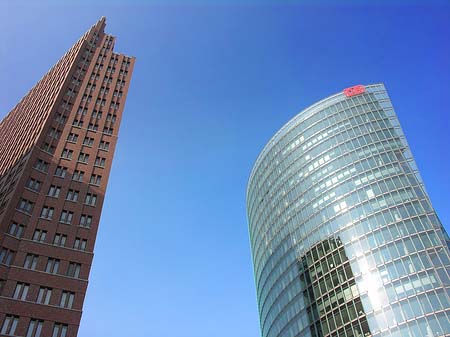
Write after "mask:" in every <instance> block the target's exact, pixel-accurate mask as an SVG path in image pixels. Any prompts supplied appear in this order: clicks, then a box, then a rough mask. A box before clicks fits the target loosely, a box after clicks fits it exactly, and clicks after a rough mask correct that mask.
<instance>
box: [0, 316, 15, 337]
mask: <svg viewBox="0 0 450 337" xmlns="http://www.w3.org/2000/svg"><path fill="white" fill-rule="evenodd" d="M18 324H19V316H13V315H6V316H5V320H4V321H3V325H2V329H1V330H0V334H2V335H14V334H15V333H16V328H17V325H18Z"/></svg>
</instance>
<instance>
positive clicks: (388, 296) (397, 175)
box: [247, 84, 450, 337]
mask: <svg viewBox="0 0 450 337" xmlns="http://www.w3.org/2000/svg"><path fill="white" fill-rule="evenodd" d="M247 213H248V221H249V233H250V241H251V249H252V255H253V264H254V273H255V282H256V290H257V299H258V310H259V316H260V322H261V330H262V336H263V337H297V336H298V337H300V336H305V337H306V336H311V337H312V336H317V337H320V336H336V337H337V336H339V337H341V336H377V337H378V336H395V337H403V336H417V337H431V336H448V335H450V323H449V322H450V317H449V316H450V298H449V296H450V277H449V273H450V257H449V256H450V251H449V246H450V240H449V237H448V235H447V233H446V232H445V230H444V228H443V226H442V224H441V223H440V221H439V219H438V217H437V215H436V213H435V211H434V210H433V208H432V206H431V203H430V199H429V197H428V195H427V193H426V191H425V188H424V186H423V182H422V180H421V178H420V175H419V173H418V171H417V167H416V164H415V162H414V159H413V157H412V155H411V152H410V150H409V147H408V144H407V142H406V139H405V136H404V134H403V132H402V130H401V128H400V124H399V122H398V119H397V117H396V115H395V112H394V110H393V107H392V105H391V102H390V100H389V97H388V94H387V92H386V90H385V88H384V86H383V85H382V84H375V85H368V86H365V87H361V88H358V90H353V91H352V90H350V91H348V90H347V91H346V93H338V94H336V95H333V96H330V97H328V98H326V99H324V100H322V101H320V102H318V103H316V104H314V105H312V106H310V107H309V108H307V109H305V110H304V111H302V112H301V113H300V114H298V115H297V116H295V117H294V118H293V119H292V120H291V121H289V122H288V123H287V124H286V125H285V126H283V127H282V128H281V130H280V131H278V132H277V133H276V134H275V136H274V137H273V138H272V139H271V140H270V141H269V143H268V144H267V145H266V147H265V148H264V149H263V151H262V152H261V154H260V155H259V157H258V159H257V160H256V163H255V165H254V168H253V171H252V173H251V175H250V179H249V184H248V188H247Z"/></svg>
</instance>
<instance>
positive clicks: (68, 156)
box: [61, 149, 73, 160]
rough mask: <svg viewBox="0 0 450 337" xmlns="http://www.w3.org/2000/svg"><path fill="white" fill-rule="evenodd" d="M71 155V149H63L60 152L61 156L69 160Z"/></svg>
mask: <svg viewBox="0 0 450 337" xmlns="http://www.w3.org/2000/svg"><path fill="white" fill-rule="evenodd" d="M72 155H73V150H68V149H64V150H63V151H62V153H61V158H64V159H67V160H71V159H72Z"/></svg>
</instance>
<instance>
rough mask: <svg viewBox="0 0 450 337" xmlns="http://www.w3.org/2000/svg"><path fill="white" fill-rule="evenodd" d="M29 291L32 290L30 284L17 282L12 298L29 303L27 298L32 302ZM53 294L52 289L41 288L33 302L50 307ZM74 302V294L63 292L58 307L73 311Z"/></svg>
mask: <svg viewBox="0 0 450 337" xmlns="http://www.w3.org/2000/svg"><path fill="white" fill-rule="evenodd" d="M29 289H30V284H29V283H22V282H17V284H16V288H15V289H14V293H13V295H12V297H13V298H14V299H16V300H21V301H27V298H28V300H30V298H29V297H30V296H28V290H29ZM52 293H53V289H52V288H46V287H40V288H39V292H38V294H37V297H36V299H35V300H33V302H36V303H38V304H45V305H48V304H49V303H50V299H51V296H52ZM74 300H75V293H74V292H71V291H67V290H63V291H62V292H61V297H60V300H59V303H58V305H59V306H60V307H62V308H67V309H72V307H73V302H74Z"/></svg>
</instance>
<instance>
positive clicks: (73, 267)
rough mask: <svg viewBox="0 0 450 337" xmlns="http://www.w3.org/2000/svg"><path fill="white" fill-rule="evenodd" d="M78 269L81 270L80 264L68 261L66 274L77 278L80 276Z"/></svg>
mask: <svg viewBox="0 0 450 337" xmlns="http://www.w3.org/2000/svg"><path fill="white" fill-rule="evenodd" d="M80 271H81V264H79V263H75V262H70V263H69V268H67V274H66V275H67V276H69V277H73V278H78V277H79V276H80Z"/></svg>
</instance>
